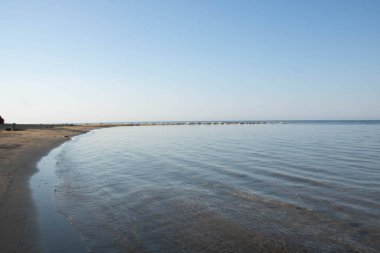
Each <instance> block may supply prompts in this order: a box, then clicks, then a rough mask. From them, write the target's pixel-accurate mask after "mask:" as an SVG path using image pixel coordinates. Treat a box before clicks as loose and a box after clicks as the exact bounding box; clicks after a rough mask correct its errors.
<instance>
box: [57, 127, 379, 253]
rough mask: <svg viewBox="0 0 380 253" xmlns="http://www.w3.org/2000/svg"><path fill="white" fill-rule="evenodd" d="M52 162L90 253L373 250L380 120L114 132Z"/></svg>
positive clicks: (60, 196) (62, 200)
mask: <svg viewBox="0 0 380 253" xmlns="http://www.w3.org/2000/svg"><path fill="white" fill-rule="evenodd" d="M57 160H58V162H59V163H58V164H57V166H56V169H57V173H58V176H59V178H60V183H59V185H58V186H57V191H56V192H55V197H56V205H57V208H58V210H59V211H60V212H61V213H63V214H64V215H65V216H66V217H68V218H69V219H70V221H71V222H72V223H73V224H74V226H75V228H76V229H77V230H78V231H79V232H80V233H81V235H82V236H83V238H84V240H85V244H86V245H87V247H88V248H89V249H90V251H91V252H305V251H307V252H347V251H352V252H376V251H379V250H380V240H379V238H380V212H379V210H380V124H300V123H299V124H287V125H280V124H277V125H231V126H151V127H148V126H147V127H117V128H111V129H101V130H96V131H93V132H91V133H90V134H87V135H84V136H81V137H79V138H75V139H74V140H73V141H71V142H69V143H67V145H65V146H64V147H63V148H62V149H61V152H60V153H59V154H58V156H57Z"/></svg>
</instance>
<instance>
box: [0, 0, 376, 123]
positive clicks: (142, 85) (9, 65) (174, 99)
mask: <svg viewBox="0 0 380 253" xmlns="http://www.w3.org/2000/svg"><path fill="white" fill-rule="evenodd" d="M378 13H380V2H379V1H375V0H368V1H355V0H348V1H343V0H336V1H327V0H325V1H316V2H307V1H295V0H289V1H275V0H273V1H190V2H186V1H172V0H170V1H169V0H168V1H109V2H108V1H60V2H54V1H33V2H30V1H1V2H0V31H1V39H0V88H1V89H0V115H1V116H2V117H3V118H4V119H5V121H6V122H7V123H13V122H15V123H74V122H75V123H86V122H137V121H193V120H195V121H198V120H200V121H201V120H206V121H207V120H216V121H218V120H379V119H380V110H379V108H380V47H379V45H380V16H379V15H378Z"/></svg>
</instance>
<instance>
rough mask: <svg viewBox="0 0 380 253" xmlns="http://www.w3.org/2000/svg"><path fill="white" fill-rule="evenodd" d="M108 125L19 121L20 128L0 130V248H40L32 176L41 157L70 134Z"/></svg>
mask: <svg viewBox="0 0 380 253" xmlns="http://www.w3.org/2000/svg"><path fill="white" fill-rule="evenodd" d="M108 126H109V125H71V126H68V125H17V129H19V130H20V131H4V130H0V223H1V226H0V238H1V240H0V252H38V251H39V249H38V248H37V247H38V243H36V242H38V230H37V226H36V225H35V224H36V219H35V217H36V216H35V208H34V204H33V201H32V200H31V192H30V188H29V179H30V177H31V176H32V175H33V174H34V173H35V172H36V171H37V169H36V163H37V162H38V161H39V160H40V159H41V157H42V156H44V155H46V154H47V153H48V152H49V151H50V150H51V149H53V148H54V147H57V146H59V145H60V144H62V143H63V142H65V141H67V140H70V137H73V136H75V135H79V134H83V133H86V132H88V131H90V130H93V129H96V128H104V127H108ZM5 127H12V126H10V125H8V126H7V125H4V128H5ZM1 129H3V127H1Z"/></svg>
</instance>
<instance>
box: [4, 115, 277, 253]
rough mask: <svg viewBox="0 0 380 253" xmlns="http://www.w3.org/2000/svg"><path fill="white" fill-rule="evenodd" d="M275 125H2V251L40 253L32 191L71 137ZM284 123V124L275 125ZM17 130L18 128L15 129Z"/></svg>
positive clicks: (178, 123)
mask: <svg viewBox="0 0 380 253" xmlns="http://www.w3.org/2000/svg"><path fill="white" fill-rule="evenodd" d="M270 123H271V124H273V123H275V122H268V121H250V122H244V121H234V122H230V121H219V122H211V121H208V122H206V121H203V122H202V121H183V122H182V121H181V122H141V123H115V124H108V123H98V124H17V125H15V126H14V125H13V124H4V125H1V126H0V223H1V226H0V238H1V241H0V251H1V252H40V249H39V233H38V231H39V228H38V220H37V210H36V206H35V203H34V202H33V198H32V192H31V188H30V179H31V177H32V176H33V175H34V174H35V173H36V172H38V169H37V163H38V162H39V161H40V160H41V159H42V158H43V157H44V156H46V155H47V154H48V153H49V152H50V151H51V150H53V149H54V148H56V147H58V146H60V145H62V144H63V143H64V142H66V141H69V140H70V139H71V138H72V137H74V136H77V135H81V134H85V133H87V132H89V131H91V130H94V129H100V128H108V127H117V126H163V125H166V126H168V125H169V126H170V125H231V124H233V125H235V124H270ZM276 123H283V122H276ZM14 127H15V129H13V128H14Z"/></svg>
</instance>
